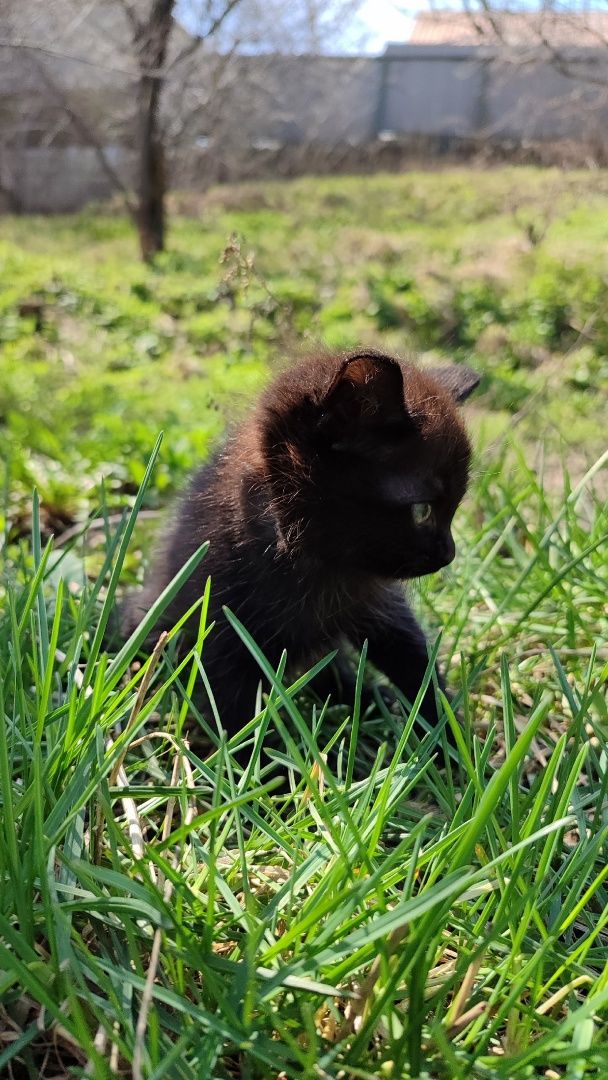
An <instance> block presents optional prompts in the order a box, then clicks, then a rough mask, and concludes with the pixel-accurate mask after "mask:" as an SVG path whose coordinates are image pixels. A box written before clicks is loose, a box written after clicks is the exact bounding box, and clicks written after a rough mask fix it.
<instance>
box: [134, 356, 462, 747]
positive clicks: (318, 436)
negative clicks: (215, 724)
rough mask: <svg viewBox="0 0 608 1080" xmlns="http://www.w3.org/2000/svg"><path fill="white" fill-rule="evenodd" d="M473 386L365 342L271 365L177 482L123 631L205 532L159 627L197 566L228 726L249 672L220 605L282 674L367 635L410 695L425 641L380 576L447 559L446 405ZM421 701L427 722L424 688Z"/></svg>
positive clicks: (453, 504) (452, 436)
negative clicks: (219, 443)
mask: <svg viewBox="0 0 608 1080" xmlns="http://www.w3.org/2000/svg"><path fill="white" fill-rule="evenodd" d="M478 381H479V380H478V378H477V376H476V375H474V374H473V373H472V372H470V371H468V369H466V368H463V367H461V366H457V367H452V368H446V369H439V370H435V371H427V370H422V369H420V368H417V367H415V366H414V365H413V364H411V363H408V362H405V361H403V360H399V359H396V358H394V357H391V356H385V355H383V354H382V353H379V352H375V351H374V350H370V349H365V350H362V351H360V352H354V353H350V354H339V355H326V354H325V355H318V356H315V357H312V358H309V359H307V360H304V361H302V362H301V363H299V364H297V365H296V366H294V367H292V368H290V369H288V370H286V371H284V372H282V373H281V374H280V375H279V376H278V377H277V378H276V379H275V380H274V382H272V384H271V385H270V386H269V387H268V389H267V390H266V392H265V393H264V394H263V396H262V398H261V400H260V401H259V403H258V405H257V408H256V409H255V410H254V412H253V413H252V415H251V416H250V417H249V418H248V419H247V420H246V421H245V422H244V423H243V424H242V426H241V427H240V428H239V429H238V430H237V431H236V432H235V433H234V434H233V435H232V437H231V438H230V439H229V441H228V442H227V443H226V445H225V446H224V448H223V449H222V450H221V452H220V453H219V454H218V455H217V456H216V458H215V459H214V460H213V461H212V462H211V463H210V464H208V465H206V466H204V467H203V468H202V469H201V470H200V471H199V472H197V473H196V474H195V475H194V477H193V478H192V480H191V482H190V485H189V487H188V488H187V490H186V492H185V494H184V496H183V498H182V501H181V502H180V503H179V504H178V505H177V507H176V509H175V510H174V517H173V521H172V522H171V523H170V526H169V531H168V535H167V538H166V541H165V543H164V546H163V549H162V552H161V553H160V554H159V556H158V557H157V560H156V562H155V564H154V565H153V567H152V570H151V573H150V575H149V578H148V579H147V581H146V583H145V585H144V589H143V591H142V592H141V593H139V594H137V595H135V596H134V597H133V598H132V599H131V601H130V602H129V604H128V606H127V610H126V613H125V617H124V620H123V631H124V632H125V633H128V632H130V630H131V629H132V628H133V627H134V626H136V625H137V623H138V622H139V620H140V618H141V617H142V615H143V613H144V612H146V611H147V610H148V609H149V607H150V605H151V604H152V602H153V601H154V600H155V599H156V598H157V596H158V595H159V594H160V592H161V591H162V590H163V589H164V587H165V586H166V585H167V584H168V582H169V581H170V580H171V578H172V577H173V576H174V575H175V574H176V573H177V571H178V570H179V569H180V568H181V567H182V566H183V565H184V563H185V562H186V560H187V559H188V558H189V556H190V555H192V554H193V552H194V551H195V550H196V549H197V548H198V546H199V545H200V544H201V543H202V542H203V541H205V540H209V541H210V542H211V545H210V549H209V553H208V555H207V556H206V557H205V559H204V560H203V562H202V563H201V564H200V565H199V567H198V569H197V570H196V571H195V573H194V574H193V575H192V577H191V578H190V579H189V581H188V582H187V583H186V584H185V585H184V587H183V588H182V590H181V591H180V593H179V594H178V596H177V597H176V598H175V600H174V601H173V602H172V604H171V605H170V607H169V609H168V610H167V611H166V613H165V615H164V618H163V626H171V625H173V624H174V623H175V622H176V621H177V619H178V618H179V617H180V616H181V615H182V614H183V613H184V612H185V611H186V610H187V609H188V607H189V606H190V605H191V604H192V603H194V601H195V600H196V599H197V598H198V597H199V596H200V595H201V592H202V589H203V587H204V583H205V580H206V578H207V576H209V575H210V576H211V612H210V617H211V618H213V619H215V620H216V627H215V629H214V630H213V632H212V633H211V635H210V636H209V637H208V639H207V640H206V642H205V653H204V662H205V668H206V671H207V674H208V676H209V680H210V683H211V687H212V689H213V691H214V695H215V698H216V701H217V705H218V708H219V712H220V717H221V720H222V724H223V726H224V727H225V728H226V730H227V731H228V732H229V733H230V734H232V733H233V732H235V731H236V730H238V729H239V728H240V727H242V726H243V724H245V723H246V722H247V721H248V720H250V719H251V716H252V714H253V709H254V703H255V698H256V691H257V686H258V683H259V680H260V671H259V668H258V666H257V665H256V663H255V661H254V660H253V659H252V657H251V656H250V655H249V653H248V652H247V650H246V648H245V646H244V645H242V643H241V642H240V640H239V639H238V637H237V636H236V634H235V632H234V631H233V630H232V628H231V627H230V626H229V624H228V623H227V621H226V619H225V617H224V616H223V613H222V606H223V605H227V606H228V607H229V608H230V609H231V610H232V611H234V612H235V613H236V614H237V615H238V617H239V618H240V620H241V621H242V622H243V623H244V625H245V626H246V627H247V629H248V630H249V631H250V633H251V634H252V636H253V637H254V639H255V640H256V642H257V643H258V644H259V646H260V647H261V648H262V650H263V651H264V653H265V654H266V656H267V657H268V659H269V660H270V662H271V663H272V664H273V665H275V666H276V665H277V664H278V661H279V658H280V655H281V652H282V650H283V649H286V650H287V655H288V658H289V663H290V667H291V668H292V669H295V670H298V669H305V668H306V667H308V666H310V665H311V664H312V663H313V662H314V661H315V660H317V659H319V658H320V657H321V656H323V655H324V654H326V653H328V652H330V651H331V650H333V649H335V648H338V649H339V648H340V647H341V646H343V645H344V643H345V642H349V643H350V644H351V645H352V646H354V647H355V648H356V649H360V648H361V646H362V644H363V642H364V640H365V639H367V640H368V656H369V659H370V660H371V661H372V663H373V664H374V665H375V666H376V667H378V668H379V669H380V670H382V671H383V672H384V673H385V674H386V675H388V677H389V679H390V680H391V681H392V682H393V683H394V685H395V686H397V687H398V688H399V690H401V691H402V692H403V694H404V695H405V696H406V697H407V698H408V699H409V700H410V701H413V699H414V698H415V697H416V694H417V692H418V690H419V688H420V683H421V680H422V678H423V676H424V673H425V670H426V667H427V663H428V654H427V645H426V640H425V637H424V634H423V632H422V630H421V629H420V627H419V625H418V623H417V622H416V620H415V618H414V616H413V615H412V613H411V611H410V609H409V607H408V605H407V602H406V600H405V598H404V596H403V593H402V590H401V588H400V587H399V586H398V585H397V584H396V583H397V582H398V581H401V580H405V579H408V578H417V577H421V576H422V575H424V574H430V573H433V572H434V571H436V570H439V569H440V568H441V567H443V566H447V564H448V563H450V562H451V561H452V559H453V557H454V541H453V539H452V535H451V531H450V524H451V521H452V517H453V514H454V512H455V510H456V508H457V506H458V504H459V502H460V500H461V499H462V497H463V495H464V493H465V489H466V486H467V479H468V471H469V461H470V445H469V440H468V438H467V435H466V432H465V429H464V426H463V424H462V422H461V420H460V418H459V416H458V413H457V409H456V402H457V401H461V400H463V399H464V398H465V397H466V396H468V394H469V393H470V392H471V390H472V389H473V388H474V387H475V385H476V384H477V382H478ZM413 504H418V506H420V504H422V505H423V506H426V504H430V506H431V508H432V512H431V517H430V519H429V520H426V521H425V522H422V523H420V522H419V523H416V521H415V520H414V514H415V513H416V511H413V510H412V505H413ZM422 514H423V515H424V514H428V506H427V508H426V509H425V510H423V511H422ZM159 629H160V628H159ZM193 632H194V627H192V629H191V631H190V633H193ZM186 633H188V628H186ZM422 712H423V715H424V716H425V717H426V719H427V720H428V721H429V722H431V723H433V722H434V721H436V718H437V714H436V706H435V701H434V695H433V694H432V693H430V692H429V693H427V696H426V699H425V701H424V702H423V706H422Z"/></svg>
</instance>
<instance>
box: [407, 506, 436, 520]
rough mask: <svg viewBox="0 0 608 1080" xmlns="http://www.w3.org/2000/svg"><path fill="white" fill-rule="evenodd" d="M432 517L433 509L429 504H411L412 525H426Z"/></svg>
mask: <svg viewBox="0 0 608 1080" xmlns="http://www.w3.org/2000/svg"><path fill="white" fill-rule="evenodd" d="M432 517H433V507H432V506H431V504H430V503H412V520H413V522H414V525H428V524H429V522H430V521H431V519H432Z"/></svg>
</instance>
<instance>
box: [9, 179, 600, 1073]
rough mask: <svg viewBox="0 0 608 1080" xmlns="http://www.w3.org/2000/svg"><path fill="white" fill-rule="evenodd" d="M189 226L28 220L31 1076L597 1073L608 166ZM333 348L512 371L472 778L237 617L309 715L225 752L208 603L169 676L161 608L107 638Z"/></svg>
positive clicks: (256, 729)
mask: <svg viewBox="0 0 608 1080" xmlns="http://www.w3.org/2000/svg"><path fill="white" fill-rule="evenodd" d="M173 210H174V214H173V218H172V230H171V235H170V241H169V249H168V251H167V252H166V253H165V254H164V255H163V256H161V257H160V258H159V260H158V262H157V263H156V264H155V265H154V266H152V267H144V266H142V265H141V264H140V263H138V262H137V260H136V255H135V253H136V245H135V238H134V236H133V233H132V231H131V229H130V227H129V225H128V223H127V222H126V220H125V219H124V218H123V217H122V216H121V215H120V213H118V212H117V211H115V209H114V208H107V207H105V208H104V207H101V208H99V209H98V210H97V211H93V210H89V211H87V212H86V213H84V214H81V215H78V216H76V217H71V218H53V219H39V218H31V217H29V218H12V219H7V218H5V219H2V220H1V221H0V343H1V349H2V351H1V353H0V460H1V462H2V467H3V468H4V476H3V487H4V491H5V496H4V499H3V508H2V514H3V538H4V544H3V549H2V567H1V568H0V573H1V577H0V675H1V677H2V682H1V686H0V700H1V702H2V711H3V713H4V716H5V718H6V723H5V725H4V726H2V727H1V728H0V799H1V802H2V828H1V829H0V875H1V877H0V880H1V886H0V1075H7V1076H9V1077H10V1076H15V1077H22V1076H27V1077H39V1076H40V1077H43V1078H47V1077H56V1076H78V1075H89V1076H95V1077H100V1078H105V1077H108V1078H109V1077H111V1076H116V1075H118V1076H121V1075H124V1076H133V1077H135V1078H136V1080H138V1078H144V1077H145V1078H157V1080H161V1078H165V1077H176V1078H178V1077H179V1078H184V1080H189V1078H191V1077H200V1078H201V1080H203V1078H205V1080H206V1078H211V1077H213V1078H214V1080H215V1078H217V1080H229V1078H233V1077H245V1078H252V1080H254V1078H258V1077H259V1078H264V1080H265V1078H268V1080H270V1078H272V1080H283V1078H287V1080H292V1078H293V1080H296V1078H301V1077H304V1078H310V1080H313V1078H331V1080H338V1078H342V1077H344V1078H345V1080H350V1078H351V1077H352V1078H361V1080H364V1078H368V1080H372V1078H387V1080H390V1078H393V1080H398V1078H409V1077H418V1076H426V1077H433V1078H435V1077H437V1078H442V1080H443V1078H445V1080H448V1078H456V1080H458V1078H461V1077H462V1078H464V1077H470V1076H472V1077H479V1078H493V1077H496V1078H504V1080H507V1078H511V1077H515V1078H517V1077H537V1076H544V1077H548V1078H550V1080H555V1078H556V1077H557V1078H561V1077H563V1078H566V1080H578V1078H583V1077H597V1078H598V1080H599V1078H603V1077H605V1076H606V1075H608V1039H607V1036H608V884H607V882H608V868H607V867H606V844H607V840H608V769H607V761H606V750H605V746H606V738H607V735H608V709H607V705H606V679H607V676H608V615H607V611H606V594H607V586H608V580H607V578H608V575H607V572H606V567H607V556H606V539H607V537H608V512H607V508H606V490H607V484H606V451H605V446H606V438H605V427H606V415H607V413H606V407H607V404H608V401H607V399H608V301H607V293H606V276H607V274H608V256H607V255H606V251H607V250H608V248H607V245H606V241H607V240H608V174H606V173H605V172H602V171H596V172H593V173H592V172H589V173H569V174H562V173H559V172H553V171H540V170H531V169H518V170H515V169H501V170H495V171H488V172H481V171H480V172H473V171H467V170H453V171H447V172H443V173H412V174H407V175H404V176H378V177H373V178H363V179H361V178H336V179H323V180H319V181H317V180H312V179H306V180H299V181H295V182H292V183H284V184H278V183H277V184H255V185H247V186H241V187H238V188H234V187H232V188H219V189H215V190H212V191H210V192H209V193H208V194H207V195H206V196H204V197H197V198H194V197H190V196H188V197H186V196H183V197H179V198H178V197H175V198H174V206H173ZM319 341H323V342H324V343H326V344H329V345H331V346H335V347H341V346H346V345H351V344H355V343H369V344H374V345H377V346H380V347H384V348H386V349H389V350H394V351H397V352H400V353H402V354H403V353H406V352H410V351H412V352H417V353H422V354H423V359H424V361H426V360H431V359H432V360H433V361H436V359H437V358H443V359H450V360H464V361H466V362H467V363H468V364H469V365H470V366H473V367H477V368H478V369H479V370H480V371H482V372H483V381H482V385H481V387H480V391H479V393H478V394H477V395H476V397H475V398H474V399H472V400H471V403H470V405H467V406H466V407H465V414H466V416H467V418H468V421H469V426H470V427H471V430H472V433H473V436H474V441H475V444H476V459H475V467H474V476H473V479H472V484H471V490H470V492H469V495H468V496H467V499H466V501H465V503H464V504H463V506H462V508H461V509H460V510H459V512H458V515H457V519H456V533H457V537H456V538H457V548H458V555H457V558H456V561H455V563H454V564H453V567H450V570H449V572H445V573H443V574H441V575H437V576H436V577H434V578H430V579H425V580H424V581H423V582H421V583H420V585H419V586H416V589H415V591H414V600H415V604H416V607H417V608H418V609H419V611H420V614H421V617H422V619H423V621H424V622H425V624H426V625H427V626H428V628H429V630H430V633H431V638H432V639H433V640H434V639H435V638H436V637H437V634H438V633H439V631H441V636H440V638H439V639H438V643H437V647H438V650H439V656H440V658H441V663H442V666H443V668H444V670H446V672H447V676H448V683H449V686H450V688H451V690H452V692H453V694H454V707H455V710H456V712H457V714H458V718H456V717H455V716H454V713H453V712H452V710H451V709H450V707H449V706H447V705H446V710H445V711H446V724H447V725H449V726H451V728H452V730H453V737H454V738H455V739H456V741H457V744H458V751H459V752H458V754H457V755H454V756H453V759H452V762H451V766H450V767H449V768H448V769H447V770H446V769H443V768H440V767H439V765H438V758H439V756H442V755H441V754H438V751H440V750H441V747H442V746H443V747H445V746H447V742H446V736H445V733H444V732H442V731H435V732H429V733H428V734H427V736H426V737H425V738H424V739H423V740H422V741H420V739H418V738H417V737H416V734H415V732H414V731H413V730H412V725H413V721H414V714H412V715H410V716H409V718H408V714H407V713H406V712H405V711H403V710H402V711H401V712H400V713H399V715H397V714H396V713H395V712H394V711H389V710H387V708H386V706H385V705H384V703H383V701H382V700H381V699H380V698H379V699H378V702H377V706H376V708H372V709H371V710H370V711H368V712H367V713H366V714H365V715H362V714H361V710H360V708H359V704H358V701H355V702H354V703H352V702H348V703H335V702H332V701H330V702H329V704H327V703H325V704H323V703H320V702H317V701H315V700H314V698H313V696H312V695H311V694H310V693H309V692H307V689H306V685H307V682H308V681H309V679H310V678H311V677H312V673H307V674H303V675H302V677H301V678H300V679H299V680H298V682H297V683H295V684H293V685H288V684H287V683H286V682H285V680H284V677H283V670H282V669H281V668H279V670H278V671H277V672H272V671H266V661H265V658H264V657H263V656H262V655H260V654H259V652H258V650H257V648H256V645H255V642H252V641H251V640H250V639H249V638H248V636H247V631H246V628H244V627H242V626H241V625H240V624H239V623H238V621H237V620H234V632H235V634H240V635H241V636H242V637H243V638H244V640H245V641H246V642H247V643H248V647H249V648H250V649H251V650H252V651H253V652H254V654H255V655H257V657H258V661H259V663H260V668H261V670H262V671H266V674H267V675H268V677H269V678H270V681H271V683H272V686H273V689H272V692H271V694H270V696H269V697H268V698H267V699H265V700H264V701H260V712H259V714H258V716H257V717H256V718H251V719H250V718H245V717H244V718H243V719H244V723H245V721H249V722H248V723H247V724H246V726H245V727H244V729H243V732H242V733H241V734H240V735H238V736H235V737H234V738H233V740H232V741H231V742H230V743H227V742H226V738H225V736H224V735H223V734H222V731H221V724H220V723H219V722H218V718H217V717H216V716H215V715H214V711H213V708H212V706H211V705H210V706H209V707H201V699H200V694H198V693H197V688H199V687H202V686H203V684H204V652H205V638H206V635H207V633H213V628H209V627H207V625H206V603H205V598H203V601H202V604H201V608H200V612H201V622H200V627H201V629H200V635H199V640H198V643H197V645H196V646H195V647H193V648H192V649H191V650H190V651H189V652H188V653H186V654H185V655H184V654H182V653H178V651H177V650H176V643H175V636H176V635H175V634H171V635H170V636H169V639H168V640H166V641H163V642H161V643H160V645H159V648H158V649H157V650H156V651H155V652H154V653H153V654H152V655H151V656H148V657H144V658H142V657H141V654H140V647H141V643H142V641H143V639H144V637H145V636H146V634H147V632H148V631H149V629H150V627H151V625H152V624H153V622H154V620H155V618H156V617H157V616H158V610H157V609H152V611H151V612H150V613H149V614H148V616H147V617H146V621H145V623H144V624H143V625H142V627H141V628H140V631H139V632H137V633H136V634H135V635H134V636H133V638H132V639H131V640H130V641H129V642H127V643H126V644H125V646H124V647H123V648H122V649H121V650H120V651H119V652H118V653H116V654H115V653H112V654H111V655H109V656H108V655H107V654H106V653H105V652H104V651H103V650H104V628H105V624H106V622H107V619H108V618H109V616H110V611H111V608H112V605H113V602H114V598H115V595H116V592H117V590H120V589H121V588H122V587H123V586H124V583H125V582H129V581H133V579H134V578H135V577H137V576H138V575H140V574H141V572H142V563H143V561H144V559H143V558H142V552H144V554H145V552H146V550H147V548H148V546H149V541H150V535H151V533H152V532H153V529H154V526H155V524H156V521H157V514H158V513H159V512H160V511H161V510H162V508H163V507H164V506H165V505H166V504H167V503H168V502H169V500H170V498H171V496H172V494H173V493H174V492H175V490H176V489H177V488H178V486H179V484H180V482H181V481H182V479H183V477H184V475H185V474H186V473H187V471H188V470H189V469H190V468H191V467H192V465H193V464H194V463H196V462H198V461H199V460H201V459H202V458H203V457H204V456H205V455H206V454H207V453H208V451H209V449H210V448H211V447H212V446H213V445H214V444H215V443H216V442H217V441H218V439H219V438H220V437H221V433H222V431H223V429H224V427H225V425H226V423H230V422H231V421H232V420H233V418H234V417H236V416H238V415H239V413H240V412H241V411H242V410H243V409H245V408H246V407H247V404H248V403H249V401H250V400H251V398H252V396H254V395H255V393H256V391H257V390H258V388H260V387H261V386H262V385H263V384H264V382H265V381H266V380H267V379H268V377H269V375H270V374H271V373H272V370H273V368H275V367H276V366H277V365H279V364H281V363H282V362H284V359H285V358H286V357H289V356H290V355H300V354H301V352H302V351H303V350H304V351H305V350H306V349H310V348H314V345H315V343H316V342H319ZM161 429H162V430H163V431H164V438H163V440H162V443H161V445H160V448H159V447H158V446H156V448H155V444H156V439H157V435H158V433H159V431H160V430H161ZM34 488H35V489H36V491H37V494H36V495H35V496H32V491H33V489H34ZM89 520H92V525H90V526H89V527H88V528H87V529H86V531H85V534H84V536H83V535H82V533H83V530H84V529H85V526H86V523H87V521H89ZM53 534H55V538H54V539H53ZM201 557H202V560H203V561H202V563H201V569H202V570H204V551H203V552H201ZM178 584H179V583H176V584H175V586H174V587H178ZM138 657H139V658H138ZM364 659H365V658H364V657H363V658H362V660H361V662H360V671H361V672H362V671H363V665H364ZM414 712H415V709H414ZM269 727H270V728H272V729H274V730H275V731H276V732H278V739H279V743H280V747H281V748H280V749H278V750H275V754H278V755H279V756H282V757H283V758H284V761H285V763H286V767H287V768H288V769H289V770H290V793H289V794H288V795H286V794H285V793H284V792H283V793H281V792H276V791H275V790H274V789H273V786H272V782H271V781H269V777H268V774H267V772H265V771H264V767H263V766H262V765H261V760H260V752H261V748H262V745H263V744H264V741H265V739H266V730H267V728H269ZM276 738H277V736H275V740H276ZM247 739H250V740H252V744H251V748H250V762H249V764H248V765H247V766H246V767H245V766H243V764H242V762H243V756H242V754H239V755H238V756H236V754H235V751H238V750H239V747H240V745H241V743H242V742H244V741H245V740H247Z"/></svg>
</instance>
